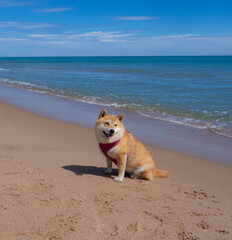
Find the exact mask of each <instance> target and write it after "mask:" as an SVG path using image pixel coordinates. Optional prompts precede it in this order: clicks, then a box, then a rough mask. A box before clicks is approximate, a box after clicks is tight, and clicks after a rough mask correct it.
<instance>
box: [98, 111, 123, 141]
mask: <svg viewBox="0 0 232 240" xmlns="http://www.w3.org/2000/svg"><path fill="white" fill-rule="evenodd" d="M123 119H124V114H121V115H118V116H115V115H109V114H107V111H106V110H105V109H104V110H102V111H101V112H100V115H99V117H98V121H97V122H96V124H95V128H94V129H95V134H96V137H97V140H98V142H100V143H112V142H116V141H118V140H119V139H120V138H121V137H122V135H123V133H124V132H125V127H124V125H123V123H122V121H123Z"/></svg>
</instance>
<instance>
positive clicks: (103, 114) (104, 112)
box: [98, 109, 107, 119]
mask: <svg viewBox="0 0 232 240" xmlns="http://www.w3.org/2000/svg"><path fill="white" fill-rule="evenodd" d="M106 114H107V111H106V110H105V109H103V110H102V111H101V112H100V114H99V117H98V119H100V118H103V117H105V116H106Z"/></svg>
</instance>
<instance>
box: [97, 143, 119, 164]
mask: <svg viewBox="0 0 232 240" xmlns="http://www.w3.org/2000/svg"><path fill="white" fill-rule="evenodd" d="M120 140H121V139H119V140H118V141H116V142H113V143H99V147H100V148H101V150H102V152H103V153H104V154H105V155H106V157H108V158H109V159H110V160H111V161H112V162H114V163H115V164H116V165H117V164H118V161H117V159H115V158H112V157H110V156H108V154H107V152H108V151H109V150H110V149H111V148H113V147H115V146H117V145H118V144H119V142H120Z"/></svg>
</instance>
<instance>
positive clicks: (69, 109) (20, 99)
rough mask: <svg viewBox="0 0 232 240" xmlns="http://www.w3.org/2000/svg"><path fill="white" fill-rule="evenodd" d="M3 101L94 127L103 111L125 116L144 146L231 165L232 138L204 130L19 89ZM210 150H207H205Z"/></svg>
mask: <svg viewBox="0 0 232 240" xmlns="http://www.w3.org/2000/svg"><path fill="white" fill-rule="evenodd" d="M0 99H2V100H3V101H4V102H6V103H9V104H12V105H14V106H17V107H20V108H22V109H25V110H28V111H32V112H34V113H37V114H39V115H41V116H44V117H49V118H53V119H57V120H61V121H65V122H70V123H74V124H78V125H82V126H87V127H90V128H92V127H93V126H94V124H95V121H96V116H98V114H99V112H100V111H101V110H102V109H103V108H107V109H108V111H109V112H110V113H111V114H121V113H122V112H123V113H126V118H125V126H126V127H128V130H129V131H131V132H132V133H133V134H134V135H135V136H136V137H138V138H140V139H141V140H142V141H143V142H144V143H146V144H149V145H153V146H158V147H159V148H163V149H169V150H171V151H174V152H177V153H183V154H186V155H190V156H193V157H198V158H201V159H203V160H206V161H213V162H219V163H222V164H227V165H230V166H232V159H231V155H232V139H231V138H226V137H224V136H220V135H217V134H215V133H212V132H210V131H208V130H205V129H197V128H193V127H189V126H184V125H180V124H176V123H171V122H167V121H164V120H157V119H153V118H149V117H145V116H141V115H139V114H137V113H135V112H131V111H125V110H122V109H120V108H113V107H106V106H102V105H98V104H91V103H85V102H81V101H77V100H70V99H66V98H63V97H58V96H54V95H48V94H43V93H36V92H33V91H27V90H22V89H19V88H14V87H8V86H0ZM205 149H207V151H206V150H205Z"/></svg>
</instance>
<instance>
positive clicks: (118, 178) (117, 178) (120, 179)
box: [114, 177, 123, 182]
mask: <svg viewBox="0 0 232 240" xmlns="http://www.w3.org/2000/svg"><path fill="white" fill-rule="evenodd" d="M122 180H123V178H120V177H115V178H114V181H116V182H122Z"/></svg>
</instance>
